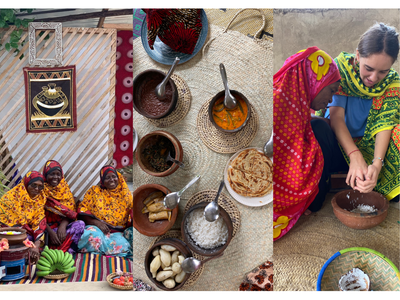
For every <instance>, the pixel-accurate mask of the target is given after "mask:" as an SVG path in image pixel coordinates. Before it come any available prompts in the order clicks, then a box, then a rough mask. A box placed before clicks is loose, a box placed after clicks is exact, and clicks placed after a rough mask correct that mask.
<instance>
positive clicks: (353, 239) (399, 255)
mask: <svg viewBox="0 0 400 300" xmlns="http://www.w3.org/2000/svg"><path fill="white" fill-rule="evenodd" d="M333 195H334V194H328V196H327V198H326V200H325V202H324V204H323V206H322V209H321V210H320V211H318V212H316V213H312V214H311V215H309V216H304V215H303V216H301V217H300V218H299V220H298V221H297V223H296V224H295V225H294V226H293V228H292V229H291V230H290V231H289V232H288V233H287V234H286V235H285V236H284V237H282V238H280V239H279V240H277V241H275V242H274V248H273V251H274V265H275V269H274V272H275V275H274V279H275V283H274V290H275V291H315V290H316V287H317V279H318V275H319V273H320V270H321V269H322V267H323V265H324V264H325V263H326V261H327V260H328V259H329V258H330V257H331V256H332V255H333V254H335V253H336V252H338V251H341V250H342V249H347V248H352V247H366V248H370V249H374V250H375V251H378V252H380V253H382V254H383V255H385V256H386V257H387V258H388V259H390V260H391V261H392V262H393V263H394V265H395V266H396V267H397V268H398V267H399V264H400V248H399V243H400V236H399V231H400V223H399V222H400V214H399V210H398V209H396V208H393V207H391V206H390V207H389V210H388V216H387V217H386V219H385V220H384V221H383V222H382V223H381V224H379V225H378V226H376V227H374V228H371V229H367V230H356V229H351V228H348V227H346V226H345V225H343V224H342V223H341V222H340V221H339V220H338V219H337V218H336V216H335V215H334V213H333V209H332V205H331V199H332V197H333Z"/></svg>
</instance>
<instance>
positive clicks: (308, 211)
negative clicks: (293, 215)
mask: <svg viewBox="0 0 400 300" xmlns="http://www.w3.org/2000/svg"><path fill="white" fill-rule="evenodd" d="M311 213H312V211H311V210H309V209H306V211H305V212H304V215H305V216H308V215H310V214H311Z"/></svg>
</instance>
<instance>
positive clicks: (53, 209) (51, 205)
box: [43, 160, 77, 228]
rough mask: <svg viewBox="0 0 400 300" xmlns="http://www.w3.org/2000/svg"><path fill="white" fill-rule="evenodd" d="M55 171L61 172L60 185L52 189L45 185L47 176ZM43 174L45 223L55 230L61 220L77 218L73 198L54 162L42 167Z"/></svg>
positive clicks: (60, 169)
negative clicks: (45, 200) (44, 179)
mask: <svg viewBox="0 0 400 300" xmlns="http://www.w3.org/2000/svg"><path fill="white" fill-rule="evenodd" d="M55 170H58V171H60V172H61V176H62V178H61V181H60V183H59V184H58V185H57V186H56V187H53V186H52V185H50V184H48V183H47V175H49V174H50V173H51V172H53V171H55ZM43 174H44V176H45V178H46V181H45V183H44V189H43V191H44V194H45V195H46V197H47V202H46V206H45V209H46V218H47V222H48V223H49V224H51V225H50V226H51V227H52V228H55V227H58V225H59V223H60V222H61V220H62V218H68V219H71V220H75V219H76V217H77V213H76V209H75V198H74V195H73V194H72V192H71V190H70V188H69V185H68V183H67V182H66V181H65V178H64V172H63V170H62V167H61V165H60V164H59V163H58V162H57V161H55V160H49V161H47V162H46V164H45V165H44V168H43Z"/></svg>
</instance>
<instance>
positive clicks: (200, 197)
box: [183, 191, 240, 247]
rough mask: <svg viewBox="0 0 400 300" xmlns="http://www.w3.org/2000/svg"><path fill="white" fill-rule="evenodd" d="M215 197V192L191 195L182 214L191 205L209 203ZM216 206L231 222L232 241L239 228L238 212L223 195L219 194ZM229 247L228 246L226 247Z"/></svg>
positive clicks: (232, 203)
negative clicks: (219, 207)
mask: <svg viewBox="0 0 400 300" xmlns="http://www.w3.org/2000/svg"><path fill="white" fill-rule="evenodd" d="M216 196H217V191H201V192H198V193H196V194H195V195H193V196H192V197H191V198H190V199H189V200H188V202H186V205H185V210H184V211H183V214H185V213H186V212H187V211H188V210H189V208H191V207H192V206H193V205H196V204H198V203H201V202H211V201H213V200H214V199H215V197H216ZM218 205H219V206H221V207H222V208H223V209H224V210H225V211H226V212H227V213H228V215H229V217H230V218H231V220H232V225H233V232H232V240H233V238H234V237H235V235H236V232H237V231H238V230H239V227H240V211H239V210H238V208H237V207H236V205H235V203H234V202H233V201H232V200H231V199H230V198H229V197H228V196H226V195H225V194H224V193H221V194H220V195H219V198H218ZM228 247H229V246H228Z"/></svg>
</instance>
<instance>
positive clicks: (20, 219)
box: [0, 171, 46, 263]
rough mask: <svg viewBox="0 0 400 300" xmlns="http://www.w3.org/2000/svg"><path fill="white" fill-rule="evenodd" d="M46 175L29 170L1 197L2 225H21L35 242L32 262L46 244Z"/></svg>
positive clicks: (31, 255) (0, 217) (31, 252)
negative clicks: (44, 188)
mask: <svg viewBox="0 0 400 300" xmlns="http://www.w3.org/2000/svg"><path fill="white" fill-rule="evenodd" d="M43 185H44V177H43V175H42V174H41V173H39V172H36V171H31V172H28V173H27V174H26V175H25V177H24V178H23V180H22V181H21V182H20V183H19V184H17V185H16V186H15V187H14V188H13V189H11V190H10V191H8V192H7V193H5V194H4V195H3V197H1V199H0V227H19V228H23V229H25V230H26V232H27V234H28V239H29V240H30V241H31V242H33V243H29V246H32V247H31V248H30V249H29V251H30V257H31V261H32V262H34V263H35V262H36V261H37V260H38V259H39V247H40V246H42V245H44V231H45V230H46V217H45V212H44V205H45V203H46V196H45V195H44V193H43Z"/></svg>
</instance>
